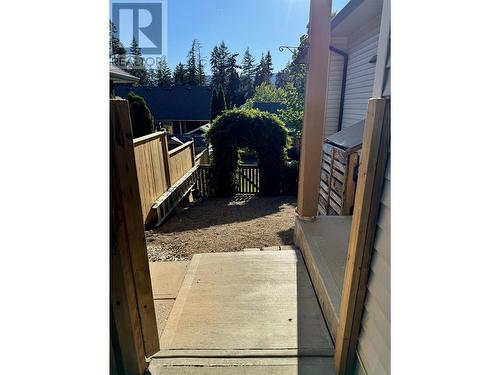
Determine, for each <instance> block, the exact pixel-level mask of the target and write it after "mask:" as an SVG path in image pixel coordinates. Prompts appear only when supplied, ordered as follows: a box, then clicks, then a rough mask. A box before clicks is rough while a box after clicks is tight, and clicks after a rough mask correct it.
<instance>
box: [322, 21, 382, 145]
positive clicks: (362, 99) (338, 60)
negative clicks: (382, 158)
mask: <svg viewBox="0 0 500 375" xmlns="http://www.w3.org/2000/svg"><path fill="white" fill-rule="evenodd" d="M379 31H380V15H379V16H377V17H376V18H374V19H373V20H371V21H370V22H369V23H367V24H365V25H363V26H362V27H361V28H360V29H359V30H357V31H356V32H354V33H353V34H351V35H350V36H349V37H336V36H335V29H334V30H333V31H332V37H331V44H332V45H334V46H335V47H336V48H339V49H341V50H343V51H345V52H347V54H348V55H349V62H348V65H347V76H346V91H345V98H344V114H343V116H342V127H347V126H351V125H354V124H355V123H357V122H358V121H360V120H363V119H364V118H365V117H366V111H367V109H368V99H370V98H371V97H372V92H373V83H374V79H375V65H376V64H375V63H370V62H369V61H370V60H371V59H372V58H373V57H374V56H375V55H376V54H377V46H378V45H377V43H378V37H379ZM343 63H344V59H343V57H342V56H341V55H339V54H337V53H334V52H330V61H329V69H328V88H327V103H326V113H325V126H324V136H325V138H326V137H328V136H330V135H332V134H334V133H336V132H337V125H338V115H339V108H340V95H341V89H342V70H343Z"/></svg>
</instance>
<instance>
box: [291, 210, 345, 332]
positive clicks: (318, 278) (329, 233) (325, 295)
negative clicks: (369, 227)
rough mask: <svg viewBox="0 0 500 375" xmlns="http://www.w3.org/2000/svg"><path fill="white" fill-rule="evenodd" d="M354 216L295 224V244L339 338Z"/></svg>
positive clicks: (333, 329) (328, 321)
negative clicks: (338, 329) (343, 291)
mask: <svg viewBox="0 0 500 375" xmlns="http://www.w3.org/2000/svg"><path fill="white" fill-rule="evenodd" d="M351 221H352V216H318V217H317V218H316V219H315V220H314V221H311V222H305V221H301V220H299V219H296V221H295V233H294V242H295V245H296V246H297V247H299V249H300V250H301V252H302V254H303V256H304V259H305V262H306V264H307V269H308V270H309V273H310V275H311V279H312V282H313V285H314V289H315V291H316V294H317V296H318V299H319V302H320V305H321V308H322V310H323V314H324V315H325V318H326V323H327V325H328V329H329V330H330V333H331V335H332V337H335V334H336V332H337V326H338V321H339V311H340V300H341V295H342V285H343V282H344V271H345V264H346V257H347V246H348V242H349V232H350V229H351Z"/></svg>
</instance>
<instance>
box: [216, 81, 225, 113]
mask: <svg viewBox="0 0 500 375" xmlns="http://www.w3.org/2000/svg"><path fill="white" fill-rule="evenodd" d="M217 97H218V100H217V101H218V103H219V104H218V110H219V114H222V112H223V111H225V110H226V109H227V104H226V95H224V89H223V88H222V86H219V93H218V94H217Z"/></svg>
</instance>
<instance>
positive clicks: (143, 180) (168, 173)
mask: <svg viewBox="0 0 500 375" xmlns="http://www.w3.org/2000/svg"><path fill="white" fill-rule="evenodd" d="M134 155H135V162H136V168H137V180H138V182H139V193H140V197H141V208H142V216H143V221H144V222H147V221H148V220H149V218H148V216H149V215H151V213H153V212H152V211H151V208H152V206H153V205H154V204H155V202H156V201H157V199H158V197H160V196H161V195H162V194H164V193H165V192H166V191H167V190H168V189H169V188H170V187H172V186H173V185H174V184H175V183H176V182H177V181H179V180H180V179H181V178H182V177H183V176H184V175H185V174H186V173H187V172H189V171H190V170H191V168H193V167H194V165H195V163H194V156H195V155H194V144H193V141H191V142H188V143H185V144H184V145H182V146H180V147H178V148H176V149H174V150H172V151H168V145H167V138H166V133H165V132H157V133H153V134H148V135H146V136H144V137H140V138H136V139H134Z"/></svg>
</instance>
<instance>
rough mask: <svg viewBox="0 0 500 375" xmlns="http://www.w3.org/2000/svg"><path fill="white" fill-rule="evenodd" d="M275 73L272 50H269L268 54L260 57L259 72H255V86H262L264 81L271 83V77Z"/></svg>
mask: <svg viewBox="0 0 500 375" xmlns="http://www.w3.org/2000/svg"><path fill="white" fill-rule="evenodd" d="M272 75H273V61H272V58H271V52H270V51H267V54H266V55H265V56H264V54H262V57H261V58H260V63H259V65H258V66H257V72H256V74H255V87H257V86H260V85H261V84H263V83H268V84H270V83H271V77H272Z"/></svg>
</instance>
